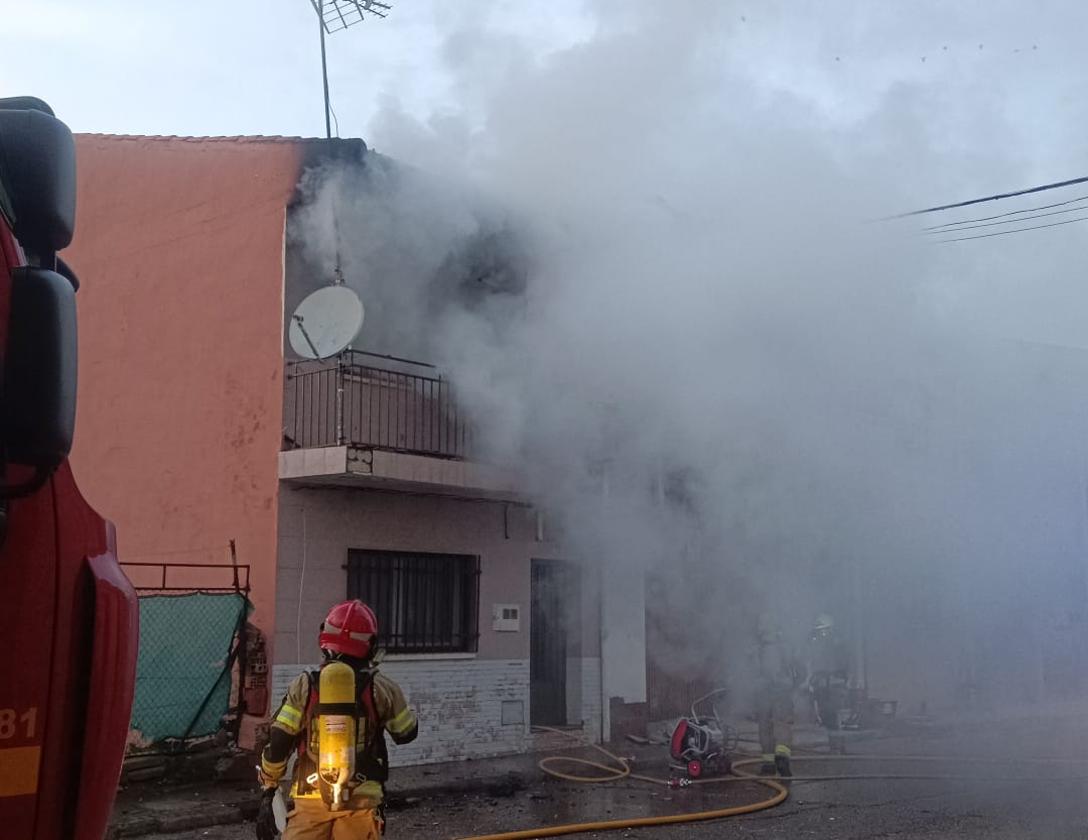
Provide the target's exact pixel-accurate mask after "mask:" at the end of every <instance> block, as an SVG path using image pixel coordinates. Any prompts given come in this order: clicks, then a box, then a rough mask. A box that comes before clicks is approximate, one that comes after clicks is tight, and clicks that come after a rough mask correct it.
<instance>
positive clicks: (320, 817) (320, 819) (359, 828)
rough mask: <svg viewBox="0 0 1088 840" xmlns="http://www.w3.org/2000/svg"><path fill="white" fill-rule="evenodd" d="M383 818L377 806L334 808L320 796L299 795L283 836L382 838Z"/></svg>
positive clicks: (294, 839) (298, 839) (287, 839)
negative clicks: (332, 809) (309, 797)
mask: <svg viewBox="0 0 1088 840" xmlns="http://www.w3.org/2000/svg"><path fill="white" fill-rule="evenodd" d="M381 836H382V822H381V818H380V817H379V816H378V812H377V811H376V810H375V809H373V808H359V809H356V810H346V811H330V810H329V809H328V807H327V806H326V805H325V803H324V802H322V801H321V800H320V799H296V800H295V809H294V810H293V811H292V812H291V813H290V814H288V815H287V829H286V831H284V832H283V840H381Z"/></svg>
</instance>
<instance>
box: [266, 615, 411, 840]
mask: <svg viewBox="0 0 1088 840" xmlns="http://www.w3.org/2000/svg"><path fill="white" fill-rule="evenodd" d="M377 636H378V621H377V619H376V618H375V616H374V613H373V611H372V610H371V609H370V607H368V606H367V605H366V604H364V603H363V602H362V601H345V602H343V603H341V604H337V605H336V606H334V607H333V608H332V609H331V610H330V611H329V614H328V616H327V617H326V618H325V621H324V622H323V623H322V625H321V633H320V635H319V636H318V644H319V646H320V647H321V654H322V657H323V658H324V663H323V664H322V666H321V670H320V671H312V672H303V673H302V674H299V676H298V677H296V678H295V680H294V682H292V683H291V685H290V687H289V688H288V689H287V694H286V695H285V696H284V698H283V702H282V703H281V704H280V707H279V709H278V710H277V712H276V715H275V717H274V718H273V719H272V725H271V729H270V738H269V742H268V746H266V747H265V749H264V752H263V753H262V755H261V766H260V782H261V785H262V786H263V788H264V793H263V794H262V796H261V805H260V810H259V811H258V814H257V837H258V840H273V838H274V837H275V835H276V832H277V825H276V823H277V820H276V814H275V810H276V799H277V797H276V792H277V789H278V785H279V782H280V779H281V778H283V776H284V774H285V772H286V770H287V763H288V760H289V759H290V758H291V756H292V755H297V760H296V763H295V769H294V784H293V786H292V796H293V799H294V810H293V811H292V812H291V813H290V814H288V815H287V825H286V829H285V830H284V833H283V840H378V838H379V837H380V836H381V834H382V833H383V831H384V828H385V819H384V815H383V809H382V800H383V797H384V795H385V781H386V779H387V778H388V777H389V759H388V754H387V752H386V746H385V733H386V732H388V733H389V735H390V737H392V739H393V742H394V743H396V744H407V743H409V742H410V741H413V740H415V737H416V734H417V732H418V724H417V723H416V717H415V714H414V713H413V712H412V710H411V709H409V708H408V705H407V703H406V702H405V699H404V693H403V692H402V691H401V689H400V687H399V686H398V685H397V684H396V683H395V682H393V681H392V680H391V679H389V678H388V677H386V676H385V675H384V674H381V673H379V672H378V668H377V662H376V659H377V658H379V657H376V656H375V653H376V652H377Z"/></svg>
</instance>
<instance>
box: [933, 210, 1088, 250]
mask: <svg viewBox="0 0 1088 840" xmlns="http://www.w3.org/2000/svg"><path fill="white" fill-rule="evenodd" d="M1084 221H1088V216H1078V217H1077V218H1075V219H1066V220H1065V221H1064V222H1050V224H1046V225H1032V226H1031V227H1026V228H1014V229H1013V230H999V231H997V233H977V234H975V235H974V236H960V237H957V238H956V239H938V240H937V244H938V245H946V244H948V243H949V242H965V241H967V240H968V239H989V238H990V237H991V236H1008V235H1009V234H1010V233H1023V232H1024V231H1026V230H1041V229H1042V228H1050V227H1059V226H1060V225H1071V224H1073V222H1084ZM949 233H955V231H949Z"/></svg>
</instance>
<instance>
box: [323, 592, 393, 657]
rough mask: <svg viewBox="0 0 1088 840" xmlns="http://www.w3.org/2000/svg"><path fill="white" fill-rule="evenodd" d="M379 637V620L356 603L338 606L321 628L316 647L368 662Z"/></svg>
mask: <svg viewBox="0 0 1088 840" xmlns="http://www.w3.org/2000/svg"><path fill="white" fill-rule="evenodd" d="M377 635H378V619H377V618H376V617H375V616H374V611H373V610H372V609H370V607H368V606H367V605H366V604H364V603H363V602H362V601H360V600H358V599H356V600H352V601H344V602H343V603H340V604H337V605H336V606H335V607H333V608H332V609H331V610H329V614H328V615H327V616H325V621H324V622H323V623H322V625H321V635H319V636H318V637H317V644H318V646H319V647H320V648H321V649H322V650H329V651H332V652H333V653H340V654H343V655H344V656H353V657H355V658H356V659H366V658H367V657H368V656H369V655H370V647H371V644H372V643H373V641H374V638H375V636H377Z"/></svg>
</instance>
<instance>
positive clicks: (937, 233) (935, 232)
mask: <svg viewBox="0 0 1088 840" xmlns="http://www.w3.org/2000/svg"><path fill="white" fill-rule="evenodd" d="M1079 210H1088V205H1084V204H1081V205H1079V206H1077V207H1066V208H1065V209H1064V210H1052V211H1051V212H1049V213H1036V214H1035V215H1033V216H1022V217H1021V218H1019V219H1005V221H1003V222H983V223H982V224H980V225H964V226H963V227H956V228H944V229H943V230H935V229H933V228H925V229H924V230H925V232H926V234H927V235H928V236H940V235H942V234H946V233H959V232H960V231H961V230H978V228H988V227H997V226H998V225H1015V224H1018V223H1020V222H1030V221H1034V220H1035V219H1044V218H1046V217H1047V216H1060V215H1061V214H1062V213H1076V212H1077V211H1079Z"/></svg>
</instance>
